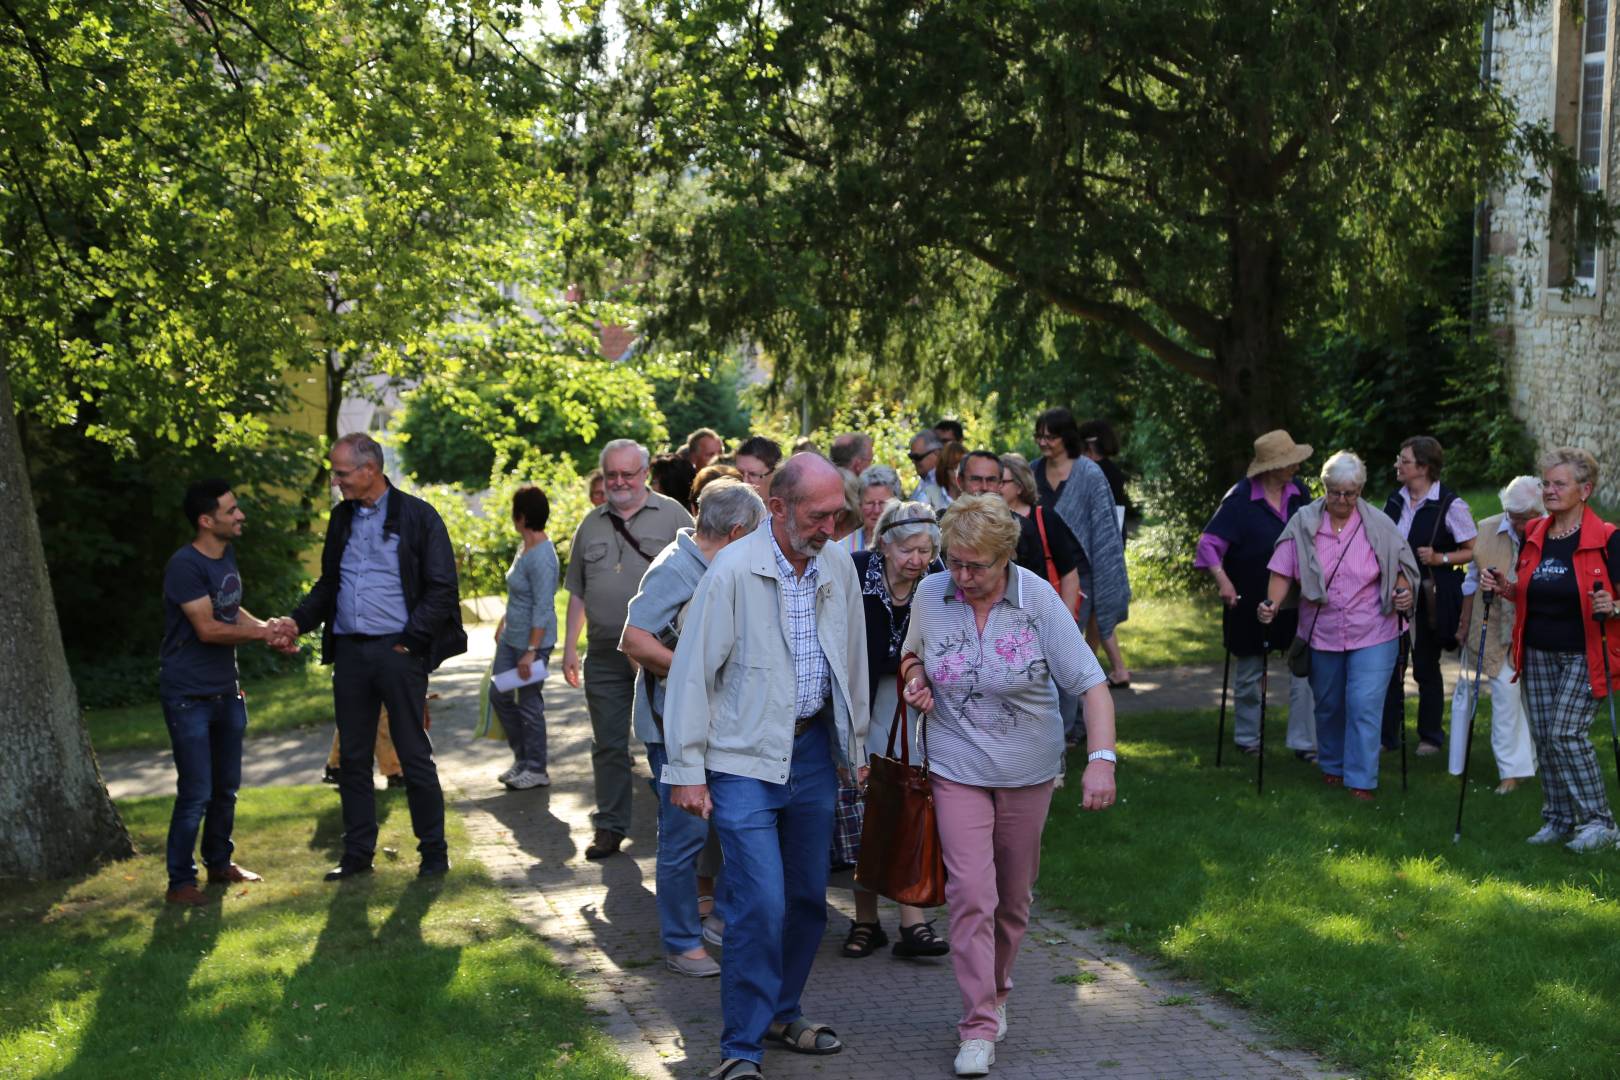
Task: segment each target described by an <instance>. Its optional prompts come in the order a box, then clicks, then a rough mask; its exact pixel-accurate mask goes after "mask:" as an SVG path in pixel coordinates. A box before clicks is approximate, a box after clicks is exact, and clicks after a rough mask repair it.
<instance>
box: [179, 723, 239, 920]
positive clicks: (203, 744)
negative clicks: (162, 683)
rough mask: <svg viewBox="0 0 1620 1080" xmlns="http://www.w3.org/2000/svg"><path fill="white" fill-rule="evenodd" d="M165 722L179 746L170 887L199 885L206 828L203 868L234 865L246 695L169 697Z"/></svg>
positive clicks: (212, 868) (221, 867)
mask: <svg viewBox="0 0 1620 1080" xmlns="http://www.w3.org/2000/svg"><path fill="white" fill-rule="evenodd" d="M163 722H164V723H165V724H166V725H168V728H169V743H170V745H172V746H173V747H174V768H175V772H176V773H177V774H178V775H177V776H176V779H175V796H174V812H173V813H172V814H171V815H170V816H169V845H168V857H167V858H168V864H169V888H171V889H176V888H179V887H180V886H182V885H195V884H196V883H197V864H196V863H195V862H193V861H192V858H191V855H192V851H193V849H194V848H196V846H197V829H198V827H199V826H201V828H202V859H203V865H204V866H206V867H208V868H209V869H211V870H223V869H225V868H226V867H228V866H230V865H231V852H232V851H234V850H235V845H234V844H232V843H231V828H232V826H234V825H235V823H236V789H237V788H239V787H241V786H242V735H243V733H244V732H245V731H247V703H246V702H244V701H243V700H242V696H241V695H240V694H228V695H225V696H223V697H220V698H218V699H217V700H215V699H210V700H198V699H196V698H185V697H165V698H164V699H163Z"/></svg>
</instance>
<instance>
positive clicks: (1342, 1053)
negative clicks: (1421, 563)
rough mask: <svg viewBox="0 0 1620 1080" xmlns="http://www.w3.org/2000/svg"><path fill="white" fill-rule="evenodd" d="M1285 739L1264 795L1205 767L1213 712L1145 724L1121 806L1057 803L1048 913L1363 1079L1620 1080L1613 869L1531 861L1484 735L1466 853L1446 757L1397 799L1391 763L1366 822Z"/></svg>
mask: <svg viewBox="0 0 1620 1080" xmlns="http://www.w3.org/2000/svg"><path fill="white" fill-rule="evenodd" d="M1487 704H1488V703H1487ZM1272 722H1273V723H1275V724H1277V725H1278V726H1277V727H1276V728H1275V729H1274V733H1275V734H1276V735H1277V736H1278V738H1277V739H1276V744H1277V749H1276V750H1274V751H1273V752H1272V754H1271V756H1270V759H1269V760H1268V763H1267V765H1268V767H1267V769H1266V788H1267V790H1266V793H1265V795H1264V796H1263V797H1261V796H1258V795H1257V794H1256V792H1255V789H1254V762H1253V760H1252V759H1251V758H1247V757H1242V756H1240V755H1230V754H1229V755H1228V756H1227V758H1226V761H1227V764H1226V765H1225V767H1223V768H1220V769H1217V768H1215V767H1214V766H1213V765H1212V761H1213V757H1214V739H1215V717H1214V714H1213V713H1197V714H1157V715H1154V716H1144V717H1141V718H1133V721H1132V723H1131V724H1130V725H1129V726H1128V731H1127V733H1128V734H1129V735H1131V736H1134V738H1130V739H1126V740H1125V741H1124V742H1123V743H1122V745H1121V748H1120V751H1121V753H1120V756H1121V764H1120V768H1119V788H1120V794H1121V796H1122V798H1121V802H1120V804H1119V806H1118V807H1117V808H1116V809H1115V810H1112V811H1109V812H1107V813H1104V814H1085V813H1082V812H1081V811H1080V810H1079V809H1078V804H1079V801H1080V799H1079V792H1078V790H1077V788H1078V785H1077V784H1075V783H1071V784H1070V786H1069V787H1068V788H1065V789H1064V790H1062V791H1060V792H1059V793H1058V797H1057V798H1056V800H1055V801H1054V804H1053V813H1052V819H1051V821H1050V822H1049V824H1048V826H1047V831H1046V839H1045V855H1044V858H1043V862H1042V865H1041V881H1040V886H1039V889H1040V893H1041V896H1042V898H1043V901H1044V902H1045V903H1046V904H1047V905H1048V906H1049V907H1056V908H1060V909H1064V910H1067V911H1068V912H1070V913H1072V914H1073V915H1074V916H1075V917H1076V918H1078V919H1080V920H1082V921H1084V922H1086V923H1098V924H1104V925H1106V926H1109V927H1111V928H1112V932H1113V933H1114V934H1115V935H1116V936H1117V937H1118V938H1119V939H1120V940H1123V941H1125V942H1128V943H1129V944H1131V945H1133V946H1135V947H1137V948H1140V949H1143V950H1145V951H1148V952H1150V953H1154V954H1157V955H1159V956H1162V957H1165V958H1167V959H1169V960H1172V961H1174V962H1175V964H1176V966H1177V967H1178V968H1180V969H1181V970H1182V971H1183V972H1185V973H1187V974H1190V975H1192V976H1195V977H1197V978H1200V979H1202V980H1204V981H1205V982H1207V983H1209V984H1210V985H1212V986H1214V987H1217V988H1219V989H1221V990H1223V991H1225V992H1226V993H1228V994H1229V995H1231V996H1232V997H1234V998H1236V999H1237V1000H1239V1001H1241V1002H1243V1003H1245V1004H1248V1005H1250V1006H1253V1007H1255V1008H1256V1009H1258V1010H1260V1011H1261V1012H1263V1013H1264V1014H1266V1015H1267V1016H1269V1018H1271V1019H1272V1020H1273V1021H1274V1022H1275V1023H1276V1025H1277V1026H1278V1028H1279V1029H1280V1030H1281V1031H1282V1032H1283V1033H1284V1034H1285V1035H1286V1036H1287V1037H1289V1038H1292V1039H1294V1040H1297V1041H1298V1042H1299V1043H1300V1044H1302V1045H1305V1046H1309V1047H1311V1048H1314V1049H1316V1050H1319V1051H1321V1052H1322V1053H1324V1054H1325V1055H1326V1056H1327V1057H1329V1058H1330V1059H1333V1060H1335V1061H1337V1062H1339V1063H1342V1064H1344V1065H1346V1066H1349V1067H1351V1068H1354V1069H1355V1070H1357V1072H1358V1074H1361V1075H1367V1076H1379V1077H1411V1076H1422V1077H1442V1076H1444V1077H1452V1076H1498V1075H1508V1074H1509V1070H1510V1068H1511V1075H1513V1076H1546V1077H1553V1076H1560V1077H1568V1076H1579V1077H1597V1076H1620V1041H1617V1038H1616V1032H1617V1031H1620V1019H1617V1017H1620V853H1616V852H1605V853H1600V854H1597V855H1589V856H1584V857H1583V856H1577V855H1573V854H1571V853H1570V852H1567V851H1565V850H1564V849H1563V848H1562V847H1556V846H1555V847H1552V848H1534V847H1530V846H1529V845H1527V844H1526V843H1525V842H1524V839H1525V837H1527V836H1528V835H1530V833H1532V832H1534V831H1535V830H1536V829H1537V828H1538V827H1539V826H1540V818H1539V816H1538V811H1539V808H1540V799H1541V790H1540V786H1539V784H1530V785H1527V786H1525V787H1521V788H1520V790H1519V791H1517V792H1515V793H1513V794H1511V795H1508V796H1504V797H1498V796H1495V795H1493V794H1492V791H1491V788H1492V787H1493V786H1494V785H1495V783H1496V779H1497V777H1496V769H1495V764H1494V762H1493V760H1492V758H1491V755H1490V750H1489V745H1488V744H1489V734H1488V730H1487V725H1488V723H1489V720H1488V717H1485V716H1482V717H1481V719H1480V721H1479V722H1478V725H1477V726H1476V729H1475V738H1474V756H1473V761H1472V769H1471V774H1472V778H1473V784H1472V786H1471V788H1470V791H1469V795H1468V801H1467V817H1466V821H1465V831H1464V836H1463V840H1462V843H1461V844H1460V845H1457V846H1453V844H1452V842H1451V841H1452V831H1453V827H1454V824H1455V820H1456V809H1457V791H1458V781H1457V779H1456V778H1455V777H1452V776H1450V775H1448V774H1447V773H1446V772H1445V767H1444V765H1443V763H1442V762H1443V759H1441V758H1433V757H1431V758H1423V759H1417V758H1415V757H1414V758H1412V759H1411V790H1410V792H1409V793H1408V794H1406V795H1402V794H1401V790H1400V765H1399V758H1398V756H1397V755H1395V754H1386V755H1385V756H1384V758H1383V762H1382V786H1381V788H1380V790H1379V793H1378V801H1377V802H1376V803H1373V804H1370V805H1363V804H1359V803H1355V802H1353V801H1352V800H1351V799H1350V798H1349V797H1348V796H1347V795H1346V794H1345V793H1344V791H1343V790H1342V789H1330V788H1327V787H1325V786H1324V785H1323V784H1322V782H1321V779H1320V775H1319V773H1318V772H1317V770H1316V769H1315V768H1314V767H1312V766H1308V765H1305V764H1303V763H1301V762H1298V761H1295V760H1294V759H1293V757H1292V756H1291V755H1290V754H1288V753H1287V752H1286V751H1284V750H1282V749H1281V745H1280V744H1281V742H1282V740H1281V737H1280V736H1281V717H1280V716H1277V717H1274V718H1273V721H1272ZM1605 728H1606V724H1605V723H1600V724H1599V730H1601V731H1602V740H1603V742H1602V745H1601V746H1600V747H1599V761H1600V763H1601V764H1602V766H1603V769H1604V771H1605V774H1606V775H1607V777H1608V780H1609V784H1610V789H1611V793H1610V798H1611V800H1613V799H1615V795H1614V791H1613V787H1614V784H1613V781H1614V777H1613V757H1612V752H1611V750H1610V748H1609V746H1608V734H1607V731H1606V730H1604V729H1605ZM1079 768H1080V766H1079V764H1074V765H1072V767H1071V776H1073V775H1075V774H1076V773H1077V771H1078V769H1079Z"/></svg>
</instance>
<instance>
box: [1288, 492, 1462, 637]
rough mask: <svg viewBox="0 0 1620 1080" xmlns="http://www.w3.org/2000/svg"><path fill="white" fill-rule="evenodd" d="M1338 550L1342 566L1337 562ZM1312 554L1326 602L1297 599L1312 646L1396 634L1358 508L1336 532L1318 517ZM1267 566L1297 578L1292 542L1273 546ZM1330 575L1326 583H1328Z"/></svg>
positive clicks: (1393, 616) (1397, 623) (1395, 621)
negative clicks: (1317, 561)
mask: <svg viewBox="0 0 1620 1080" xmlns="http://www.w3.org/2000/svg"><path fill="white" fill-rule="evenodd" d="M1470 524H1472V523H1470ZM1346 544H1348V545H1349V547H1348V549H1346V547H1345V545H1346ZM1341 552H1342V553H1343V555H1344V563H1343V565H1340V564H1339V556H1340V554H1341ZM1316 557H1317V558H1318V559H1320V560H1321V562H1322V574H1323V582H1324V584H1327V600H1326V602H1325V603H1321V604H1313V603H1311V602H1310V601H1309V600H1303V599H1302V600H1301V601H1300V605H1299V636H1300V637H1302V638H1304V639H1306V641H1308V642H1309V643H1310V645H1311V647H1312V648H1313V649H1321V650H1322V651H1323V652H1350V651H1351V650H1353V649H1365V648H1367V647H1368V646H1370V645H1382V644H1383V643H1384V642H1386V641H1389V640H1391V639H1393V638H1396V637H1399V636H1400V632H1401V627H1400V621H1399V617H1398V616H1397V615H1396V614H1395V613H1394V612H1393V611H1392V612H1390V613H1389V614H1388V615H1385V614H1384V612H1383V597H1381V596H1380V595H1379V592H1378V587H1379V579H1380V576H1381V572H1380V570H1379V568H1378V556H1377V554H1375V553H1374V551H1373V547H1372V544H1371V543H1369V542H1368V540H1367V531H1366V529H1364V528H1362V527H1361V515H1360V512H1359V511H1351V513H1350V520H1349V521H1348V522H1346V523H1345V526H1344V531H1343V532H1341V533H1339V534H1337V535H1335V534H1334V532H1333V518H1332V516H1331V515H1329V514H1323V515H1322V525H1321V528H1319V529H1317V531H1316ZM1335 566H1337V567H1338V571H1337V573H1335V572H1334V567H1335ZM1267 568H1268V569H1270V570H1271V571H1272V572H1273V573H1277V574H1281V575H1283V576H1284V577H1287V578H1292V579H1294V580H1296V581H1297V580H1298V579H1299V553H1298V552H1296V551H1295V550H1294V542H1293V541H1292V540H1283V541H1281V542H1280V543H1278V544H1277V550H1276V551H1275V552H1274V553H1273V554H1272V556H1271V562H1270V563H1268V564H1267ZM1329 577H1331V578H1332V582H1331V583H1328V578H1329Z"/></svg>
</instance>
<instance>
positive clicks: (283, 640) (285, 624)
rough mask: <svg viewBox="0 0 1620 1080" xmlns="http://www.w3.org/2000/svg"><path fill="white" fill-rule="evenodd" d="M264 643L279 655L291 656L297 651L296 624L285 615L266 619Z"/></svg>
mask: <svg viewBox="0 0 1620 1080" xmlns="http://www.w3.org/2000/svg"><path fill="white" fill-rule="evenodd" d="M264 630H265V638H264V643H265V644H266V645H268V646H270V648H272V649H274V650H276V651H277V652H280V653H287V654H288V655H291V654H293V653H295V652H297V651H298V624H297V623H296V622H294V621H293V620H292V619H291V618H290V617H288V616H286V615H280V616H277V617H276V618H273V619H266V620H265V623H264Z"/></svg>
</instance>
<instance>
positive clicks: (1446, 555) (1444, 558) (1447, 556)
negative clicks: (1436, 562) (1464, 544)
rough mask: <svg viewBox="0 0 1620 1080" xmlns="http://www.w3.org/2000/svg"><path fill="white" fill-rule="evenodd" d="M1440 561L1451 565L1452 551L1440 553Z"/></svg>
mask: <svg viewBox="0 0 1620 1080" xmlns="http://www.w3.org/2000/svg"><path fill="white" fill-rule="evenodd" d="M1440 561H1441V562H1443V563H1445V564H1446V565H1447V566H1450V565H1451V552H1449V551H1443V552H1441V553H1440Z"/></svg>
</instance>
